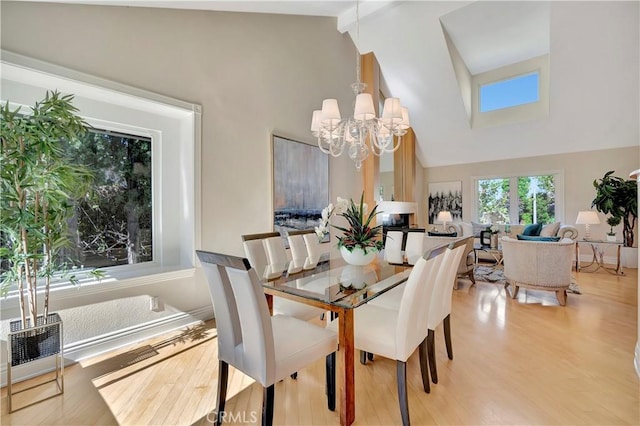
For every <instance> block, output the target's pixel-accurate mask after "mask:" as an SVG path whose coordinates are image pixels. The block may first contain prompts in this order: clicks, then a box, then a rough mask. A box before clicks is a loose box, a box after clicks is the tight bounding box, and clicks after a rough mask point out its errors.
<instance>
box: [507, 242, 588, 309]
mask: <svg viewBox="0 0 640 426" xmlns="http://www.w3.org/2000/svg"><path fill="white" fill-rule="evenodd" d="M501 242H502V254H503V256H504V277H505V278H506V280H507V283H506V284H505V287H507V286H508V285H511V287H512V288H511V297H512V298H514V299H515V298H516V297H517V295H518V290H519V288H520V287H528V288H532V289H536V290H549V291H555V293H556V298H557V299H558V302H559V303H560V305H562V306H564V305H566V303H567V288H569V285H570V284H571V266H572V262H573V257H574V251H575V244H576V243H575V241H574V240H572V239H570V238H563V239H561V240H560V241H558V242H542V241H520V240H515V239H513V238H509V237H502V241H501Z"/></svg>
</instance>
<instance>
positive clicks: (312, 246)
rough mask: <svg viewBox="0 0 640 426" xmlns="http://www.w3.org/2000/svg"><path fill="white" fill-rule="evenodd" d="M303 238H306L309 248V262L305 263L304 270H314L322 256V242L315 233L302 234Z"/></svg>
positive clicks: (305, 241)
mask: <svg viewBox="0 0 640 426" xmlns="http://www.w3.org/2000/svg"><path fill="white" fill-rule="evenodd" d="M302 238H304V243H305V245H306V246H307V260H306V262H305V263H304V266H303V269H313V268H315V267H316V265H318V262H319V261H320V256H321V255H322V248H321V247H320V241H319V240H318V236H317V235H316V233H315V232H313V233H308V234H302Z"/></svg>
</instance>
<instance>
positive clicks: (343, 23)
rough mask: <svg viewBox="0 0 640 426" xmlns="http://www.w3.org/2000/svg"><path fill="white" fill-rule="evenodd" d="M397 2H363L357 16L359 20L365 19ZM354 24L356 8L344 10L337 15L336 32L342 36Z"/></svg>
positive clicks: (392, 0) (394, 0)
mask: <svg viewBox="0 0 640 426" xmlns="http://www.w3.org/2000/svg"><path fill="white" fill-rule="evenodd" d="M396 1H397V0H382V1H378V0H375V1H373V0H369V1H363V2H361V3H360V6H359V9H360V10H359V15H360V19H362V18H366V17H367V16H369V15H372V14H374V13H377V12H379V11H381V10H383V9H386V8H387V7H389V6H391V5H393V3H395V2H396ZM355 24H356V6H353V7H352V8H350V9H347V10H345V11H344V12H342V13H340V14H339V15H338V31H340V33H342V34H344V33H345V32H347V31H349V30H351V29H352V27H354V26H355Z"/></svg>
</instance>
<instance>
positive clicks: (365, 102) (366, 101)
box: [353, 93, 376, 121]
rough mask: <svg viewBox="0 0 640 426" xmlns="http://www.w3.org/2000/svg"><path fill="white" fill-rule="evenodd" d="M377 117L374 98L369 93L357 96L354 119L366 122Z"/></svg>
mask: <svg viewBox="0 0 640 426" xmlns="http://www.w3.org/2000/svg"><path fill="white" fill-rule="evenodd" d="M375 116H376V111H375V109H374V106H373V98H372V97H371V94H369V93H360V94H359V95H358V96H356V107H355V109H354V112H353V118H355V119H356V120H360V121H364V120H371V119H372V118H374V117H375Z"/></svg>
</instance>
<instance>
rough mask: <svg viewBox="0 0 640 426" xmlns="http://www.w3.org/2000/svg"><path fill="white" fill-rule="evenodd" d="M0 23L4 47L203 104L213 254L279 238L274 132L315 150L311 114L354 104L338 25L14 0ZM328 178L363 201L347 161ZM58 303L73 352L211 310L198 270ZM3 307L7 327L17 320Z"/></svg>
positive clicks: (349, 47) (204, 194)
mask: <svg viewBox="0 0 640 426" xmlns="http://www.w3.org/2000/svg"><path fill="white" fill-rule="evenodd" d="M1 15H2V16H1V19H2V22H1V23H2V26H1V31H2V33H1V46H2V49H5V50H8V51H12V52H15V53H18V54H22V55H25V56H29V57H33V58H36V59H40V60H43V61H47V62H50V63H53V64H57V65H61V66H64V67H67V68H71V69H74V70H77V71H81V72H85V73H88V74H92V75H95V76H99V77H103V78H106V79H109V80H113V81H116V82H119V83H124V84H127V85H130V86H134V87H138V88H141V89H145V90H149V91H152V92H156V93H159V94H162V95H166V96H169V97H172V98H176V99H181V100H184V101H187V102H192V103H195V104H199V105H201V106H202V156H201V158H200V159H198V161H200V162H201V167H202V182H201V200H202V208H201V212H196V214H201V221H202V231H201V235H200V236H199V237H200V240H201V242H202V243H201V247H197V248H202V249H205V250H213V251H221V252H225V253H230V254H235V255H243V251H242V245H241V240H240V235H241V234H244V233H253V232H265V231H269V230H271V229H272V210H271V209H272V207H271V204H272V201H271V200H272V196H271V146H270V143H271V142H270V141H271V133H272V132H277V133H278V134H280V135H283V136H288V137H291V138H294V139H298V140H301V141H304V142H309V143H313V142H314V141H313V138H312V137H311V135H310V132H309V127H310V120H311V112H312V111H313V110H314V109H318V108H319V107H320V105H321V102H322V99H324V98H327V97H335V98H337V99H338V101H339V103H340V104H341V105H342V106H343V108H346V107H347V106H348V105H350V104H351V103H352V101H353V100H352V94H351V91H350V88H349V85H350V83H352V80H353V79H354V77H355V76H354V74H355V72H354V69H355V52H354V46H353V44H352V42H351V40H350V38H349V36H348V35H341V34H339V33H338V32H337V31H336V22H335V20H334V19H329V18H320V17H300V16H285V15H262V14H237V13H225V12H204V11H181V10H169V9H150V8H144V9H138V8H124V7H102V6H82V5H62V4H38V3H15V2H2V14H1ZM330 181H331V182H330V185H331V191H330V195H331V198H332V199H335V197H336V196H338V195H341V196H350V197H354V198H355V197H357V196H359V194H360V191H361V188H362V180H361V178H360V177H359V175H358V174H357V173H356V171H355V168H354V167H353V165H352V163H351V161H350V160H349V159H348V158H347V157H344V158H339V159H331V160H330ZM104 285H108V284H104ZM149 296H159V297H160V298H161V300H163V301H164V303H165V306H166V310H165V312H163V313H153V312H150V311H149V310H148V307H147V306H148V299H149ZM52 297H53V301H52V308H53V309H54V310H56V309H57V310H59V311H60V313H61V316H62V317H63V320H64V321H65V336H66V339H65V340H66V344H68V345H70V346H71V347H73V345H74V343H76V344H78V342H88V345H89V346H91V345H92V344H93V345H94V346H93V347H94V348H98V347H99V345H98V341H107V342H111V343H110V344H111V345H116V344H122V343H124V342H125V340H126V339H125V340H117V339H114V338H113V336H111V335H112V334H113V333H115V334H116V335H117V334H118V333H121V334H123V335H128V336H130V340H133V339H134V338H138V337H140V336H136V335H135V330H136V328H138V329H140V330H142V329H145V328H147V326H149V327H148V328H150V329H152V328H153V327H152V326H153V325H154V324H161V323H163V321H164V322H171V321H170V320H171V318H175V321H173V324H174V325H180V324H183V323H185V322H187V321H189V319H190V318H191V319H192V320H194V319H197V318H200V317H206V316H210V315H211V312H212V311H211V304H210V302H209V294H208V291H207V289H206V286H205V284H204V280H203V277H202V276H201V274H200V271H197V272H196V274H195V276H188V277H182V278H180V279H173V280H169V281H164V282H160V283H154V282H153V281H152V280H151V282H149V283H148V284H145V285H142V286H135V287H134V286H132V287H131V288H123V289H119V290H114V291H110V292H106V293H105V292H101V293H83V292H82V289H81V291H80V292H79V293H78V295H77V296H72V297H65V298H63V299H58V300H56V295H55V294H53V295H52ZM5 306H7V305H6V303H3V309H2V311H1V314H2V319H3V320H6V319H7V318H11V317H16V316H17V312H16V310H15V307H14V306H13V307H11V306H10V307H7V308H5ZM156 330H158V329H157V328H156ZM149 332H152V331H149ZM100 348H101V350H102V349H107V347H103V346H100ZM87 353H88V352H87V351H84V352H82V356H85V355H86V354H87ZM3 354H4V351H3ZM78 354H80V350H79V349H78ZM78 356H81V355H78Z"/></svg>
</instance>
